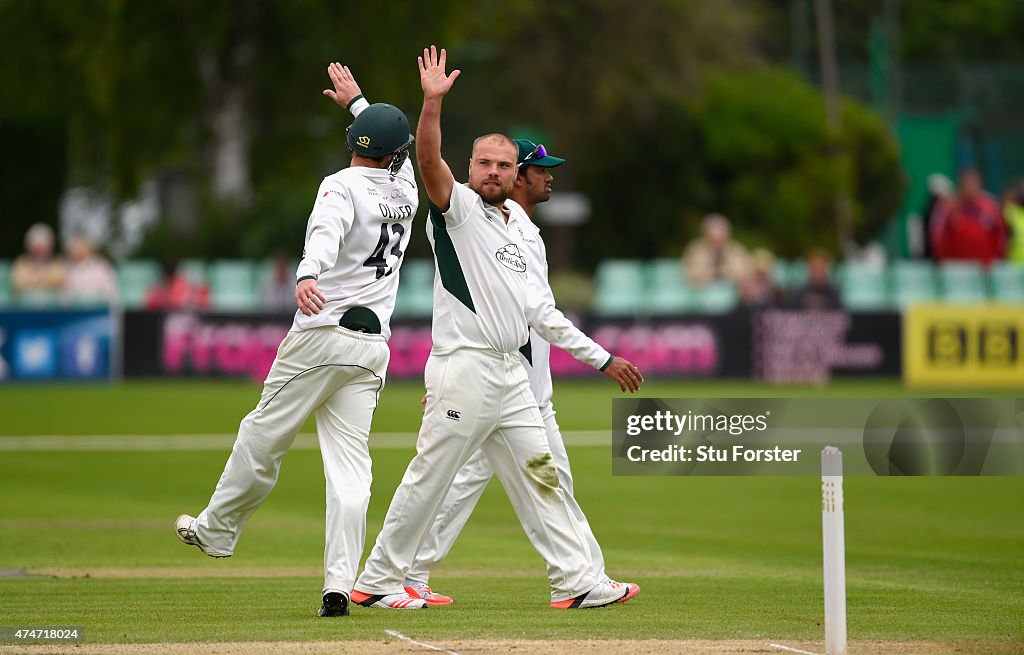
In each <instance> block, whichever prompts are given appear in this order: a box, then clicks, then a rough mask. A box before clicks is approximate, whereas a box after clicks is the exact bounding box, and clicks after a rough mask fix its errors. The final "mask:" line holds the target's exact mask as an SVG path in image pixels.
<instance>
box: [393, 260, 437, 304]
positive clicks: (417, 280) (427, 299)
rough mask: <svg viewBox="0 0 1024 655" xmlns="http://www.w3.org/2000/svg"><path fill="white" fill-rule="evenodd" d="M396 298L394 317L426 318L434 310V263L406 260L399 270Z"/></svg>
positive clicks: (430, 261)
mask: <svg viewBox="0 0 1024 655" xmlns="http://www.w3.org/2000/svg"><path fill="white" fill-rule="evenodd" d="M399 274H400V275H401V281H400V282H399V284H398V297H397V298H396V300H395V316H400V317H406V318H427V317H429V316H430V315H431V313H432V312H433V310H434V262H433V261H432V260H429V259H408V260H406V261H404V262H403V263H402V268H401V269H400V270H399Z"/></svg>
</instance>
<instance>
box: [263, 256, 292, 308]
mask: <svg viewBox="0 0 1024 655" xmlns="http://www.w3.org/2000/svg"><path fill="white" fill-rule="evenodd" d="M273 267H274V272H273V274H272V277H271V278H270V279H269V280H267V281H266V283H265V284H264V286H263V289H262V290H261V291H260V301H261V304H262V305H263V309H266V310H269V311H278V310H288V311H290V312H293V311H295V269H294V268H292V263H291V262H290V261H289V260H288V258H287V257H284V256H281V255H278V256H277V257H274V260H273Z"/></svg>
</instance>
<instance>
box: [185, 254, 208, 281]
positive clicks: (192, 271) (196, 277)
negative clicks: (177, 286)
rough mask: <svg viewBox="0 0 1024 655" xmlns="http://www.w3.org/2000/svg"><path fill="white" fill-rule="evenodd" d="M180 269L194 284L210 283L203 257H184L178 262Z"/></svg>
mask: <svg viewBox="0 0 1024 655" xmlns="http://www.w3.org/2000/svg"><path fill="white" fill-rule="evenodd" d="M178 271H179V272H180V273H181V274H183V275H184V276H185V277H187V278H188V281H189V282H191V283H192V284H209V280H208V279H207V277H206V262H205V261H203V260H202V259H183V260H181V262H179V263H178Z"/></svg>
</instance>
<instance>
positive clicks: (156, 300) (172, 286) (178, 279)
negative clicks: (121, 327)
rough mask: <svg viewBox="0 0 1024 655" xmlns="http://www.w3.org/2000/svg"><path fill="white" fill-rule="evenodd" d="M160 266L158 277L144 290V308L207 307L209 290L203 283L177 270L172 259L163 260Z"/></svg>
mask: <svg viewBox="0 0 1024 655" xmlns="http://www.w3.org/2000/svg"><path fill="white" fill-rule="evenodd" d="M161 267H162V269H163V270H162V274H161V276H160V279H159V280H157V281H156V284H154V285H153V286H151V287H150V288H149V290H148V291H147V292H146V305H145V307H146V309H148V310H157V309H165V310H177V309H207V308H209V306H210V290H209V289H208V288H207V287H206V285H205V284H202V283H193V282H191V281H190V280H189V279H188V276H186V275H185V274H183V273H181V272H180V271H178V262H177V261H175V260H173V259H167V260H164V261H163V262H161Z"/></svg>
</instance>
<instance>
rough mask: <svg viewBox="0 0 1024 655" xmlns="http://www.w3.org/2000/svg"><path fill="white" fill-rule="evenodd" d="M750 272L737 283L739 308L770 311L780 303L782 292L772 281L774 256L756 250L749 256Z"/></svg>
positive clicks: (762, 249) (765, 251)
mask: <svg viewBox="0 0 1024 655" xmlns="http://www.w3.org/2000/svg"><path fill="white" fill-rule="evenodd" d="M750 262H751V263H750V272H749V273H748V274H747V275H746V276H745V277H744V278H743V279H742V280H740V282H739V293H740V306H741V307H743V308H744V309H770V308H772V307H777V306H778V305H779V304H781V302H782V291H781V290H780V289H779V287H777V286H776V285H775V282H774V281H773V280H772V269H773V268H774V267H775V256H774V255H772V254H771V253H770V252H768V251H767V250H765V249H764V248H758V249H757V250H755V251H754V252H753V253H751V256H750Z"/></svg>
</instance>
